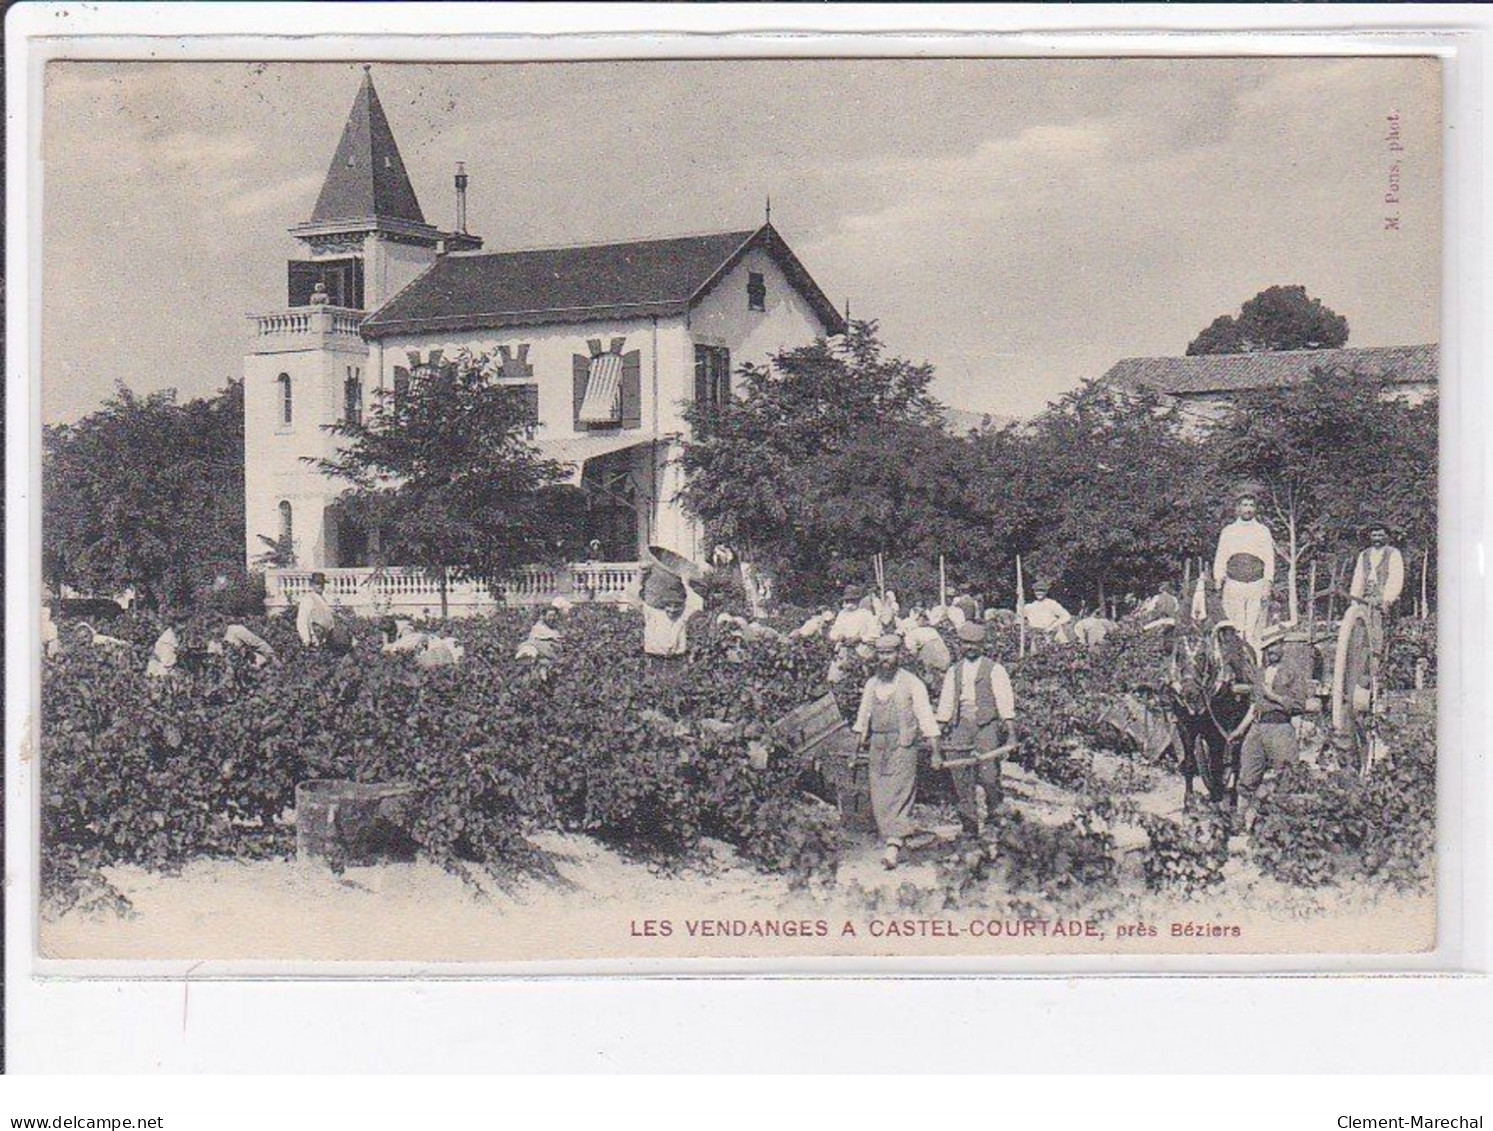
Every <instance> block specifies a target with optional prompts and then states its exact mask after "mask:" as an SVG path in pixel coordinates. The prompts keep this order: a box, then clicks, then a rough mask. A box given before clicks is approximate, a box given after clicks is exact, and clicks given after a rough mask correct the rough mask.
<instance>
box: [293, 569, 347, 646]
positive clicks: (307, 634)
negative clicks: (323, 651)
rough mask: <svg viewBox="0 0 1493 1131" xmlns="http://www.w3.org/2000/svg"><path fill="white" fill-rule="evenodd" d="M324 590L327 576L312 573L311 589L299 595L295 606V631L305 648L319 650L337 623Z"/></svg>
mask: <svg viewBox="0 0 1493 1131" xmlns="http://www.w3.org/2000/svg"><path fill="white" fill-rule="evenodd" d="M326 588H327V575H326V574H324V573H320V572H318V573H313V574H312V575H311V588H309V589H308V590H306V592H304V593H302V594H301V599H300V601H299V602H297V604H296V610H295V630H296V632H297V633H298V634H299V635H300V638H301V643H302V644H304V645H305V646H306V647H307V648H320V647H321V645H322V643H323V642H324V641H325V640H326V638H327V636H328V634H330V633H331V631H332V626H333V625H335V624H336V623H337V620H336V618H335V617H334V616H333V615H332V606H331V605H330V604H328V603H327V598H326Z"/></svg>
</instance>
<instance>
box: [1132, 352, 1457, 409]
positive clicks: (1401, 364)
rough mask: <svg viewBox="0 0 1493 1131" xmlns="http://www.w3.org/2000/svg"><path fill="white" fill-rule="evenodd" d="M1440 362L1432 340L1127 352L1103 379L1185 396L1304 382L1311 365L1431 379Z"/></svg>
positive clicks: (1413, 381)
mask: <svg viewBox="0 0 1493 1131" xmlns="http://www.w3.org/2000/svg"><path fill="white" fill-rule="evenodd" d="M1439 366H1440V350H1439V348H1438V347H1437V346H1435V345H1421V346H1384V347H1377V348H1370V349H1337V350H1281V351H1277V352H1273V353H1271V352H1261V353H1226V354H1207V355H1204V356H1202V357H1127V358H1125V359H1124V360H1123V361H1120V362H1117V363H1116V364H1115V365H1114V366H1113V367H1112V368H1111V369H1110V371H1109V372H1108V373H1106V374H1105V375H1104V380H1105V381H1109V382H1112V383H1114V384H1118V385H1129V386H1132V387H1136V388H1139V387H1145V388H1149V389H1154V390H1155V391H1156V392H1158V393H1165V394H1167V395H1169V396H1174V397H1185V396H1196V395H1200V394H1204V393H1232V392H1239V391H1241V390H1244V389H1261V388H1268V387H1270V386H1274V385H1293V384H1295V383H1297V382H1298V381H1305V380H1306V379H1307V378H1309V377H1310V376H1311V374H1312V371H1313V370H1315V369H1321V370H1323V371H1325V372H1328V373H1361V374H1364V375H1365V376H1372V377H1377V378H1379V379H1380V380H1382V381H1383V382H1385V383H1386V384H1394V385H1418V384H1435V382H1436V379H1437V371H1438V369H1439Z"/></svg>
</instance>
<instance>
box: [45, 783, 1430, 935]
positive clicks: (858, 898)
mask: <svg viewBox="0 0 1493 1131" xmlns="http://www.w3.org/2000/svg"><path fill="white" fill-rule="evenodd" d="M1094 769H1095V773H1096V774H1098V775H1099V776H1100V777H1108V776H1111V775H1113V774H1114V773H1117V772H1118V771H1119V769H1120V764H1119V761H1118V760H1116V759H1109V760H1108V761H1106V760H1105V759H1104V758H1102V757H1100V758H1096V760H1095V764H1094ZM1007 785H1008V797H1009V799H1010V804H1011V805H1012V806H1013V807H1014V808H1015V809H1016V810H1018V811H1019V812H1021V813H1022V814H1023V815H1024V816H1026V817H1028V818H1030V819H1033V820H1036V821H1040V822H1043V823H1047V824H1062V823H1063V822H1065V821H1067V820H1069V819H1070V818H1071V817H1072V816H1073V814H1074V803H1075V798H1074V796H1073V795H1072V794H1071V793H1070V792H1068V791H1066V790H1064V789H1062V788H1060V787H1058V786H1055V785H1052V784H1051V783H1049V782H1045V781H1043V780H1041V779H1038V778H1035V777H1033V776H1031V775H1030V774H1028V773H1026V772H1025V771H1023V770H1021V769H1020V768H1019V767H1011V768H1010V769H1009V772H1008V774H1007ZM1128 796H1130V797H1131V798H1132V799H1133V800H1134V801H1135V802H1136V804H1137V807H1138V808H1139V809H1140V810H1141V811H1143V812H1149V813H1160V814H1174V813H1176V812H1178V811H1179V810H1180V808H1181V802H1182V786H1181V783H1180V781H1178V780H1177V779H1176V778H1175V777H1173V776H1171V775H1167V774H1164V773H1161V772H1153V773H1150V774H1149V775H1148V776H1147V777H1145V778H1144V779H1143V788H1141V789H1140V790H1139V791H1137V792H1133V793H1131V794H1129V795H1128ZM928 816H929V818H930V823H931V824H934V825H935V826H937V827H938V829H939V831H940V832H942V833H944V834H945V835H946V836H952V834H953V833H954V832H955V831H956V830H957V826H956V825H952V824H950V823H948V822H949V817H950V814H949V813H948V812H947V811H944V810H937V811H934V810H930V811H929V813H928ZM1113 831H1114V833H1115V836H1116V842H1117V853H1118V855H1119V856H1120V858H1121V869H1120V870H1121V882H1120V885H1119V887H1118V888H1117V889H1115V890H1110V891H1105V892H1102V893H1096V894H1095V895H1094V897H1093V898H1092V899H1090V900H1088V901H1086V902H1085V903H1083V904H1082V905H1080V906H1077V907H1071V908H1064V909H1063V911H1062V913H1061V915H1060V914H1058V913H1056V912H1055V911H1053V910H1052V909H1050V908H1048V909H1046V910H1044V909H1043V905H1042V902H1041V900H1035V901H1033V900H1031V899H1027V898H1024V897H1022V896H1020V895H1019V894H1018V893H1005V892H1001V891H996V890H993V889H994V885H989V886H988V887H987V889H986V890H985V891H984V892H983V893H981V894H978V895H976V896H975V897H974V898H972V899H969V900H967V901H966V904H965V905H964V906H961V907H957V908H951V907H947V906H945V904H944V900H943V896H942V883H941V880H940V877H939V870H938V861H939V859H940V858H941V857H947V856H948V855H950V852H951V850H952V845H951V844H949V843H940V844H936V845H934V846H932V847H930V848H929V849H926V850H923V851H921V852H918V853H915V854H914V855H913V858H912V859H911V860H910V861H908V862H907V863H906V864H904V865H903V866H902V867H899V868H898V869H897V870H896V871H894V872H887V871H885V870H884V869H883V868H882V867H881V866H880V862H879V854H878V852H877V848H876V846H875V845H874V844H870V843H860V844H856V845H852V846H850V847H849V848H848V849H847V851H846V852H845V853H844V855H843V858H842V861H841V864H840V867H839V871H838V875H837V877H836V881H837V882H836V884H835V885H834V886H833V887H830V888H826V889H822V890H818V891H812V892H804V891H792V890H790V889H789V887H788V885H787V883H786V881H785V880H784V879H782V878H781V877H776V876H766V875H763V874H762V873H760V872H757V871H754V870H752V869H751V868H749V867H747V866H745V865H744V864H742V863H741V862H740V861H739V860H738V859H737V857H736V854H735V852H734V851H733V850H732V849H730V848H729V847H727V846H725V845H721V844H708V845H707V846H706V851H705V852H704V853H703V854H702V856H701V858H700V859H698V860H696V861H693V862H691V863H690V864H689V865H687V866H685V867H682V868H680V869H678V870H676V871H671V872H663V871H659V870H657V869H654V868H650V867H648V866H647V865H644V864H640V863H637V862H634V861H629V860H626V859H624V858H622V857H621V856H619V855H618V854H617V853H615V852H613V851H611V850H610V849H607V848H605V847H604V846H602V845H599V844H597V843H596V842H594V841H592V840H589V839H588V838H585V837H580V836H572V835H563V834H545V835H542V836H540V837H537V838H536V840H537V842H538V844H539V846H540V847H541V848H542V849H543V850H544V851H545V852H547V853H548V854H549V855H550V856H551V857H552V858H553V861H554V864H555V868H556V873H557V876H556V878H550V879H544V880H539V879H530V880H524V881H521V882H515V883H513V884H512V885H510V886H508V887H506V888H499V887H496V886H494V885H493V884H492V883H491V881H488V880H483V881H482V882H481V890H479V889H478V887H477V886H475V885H473V884H472V883H471V882H469V881H464V880H463V879H461V878H459V877H458V876H455V875H452V874H450V873H448V872H446V871H444V870H443V869H441V868H440V867H438V866H436V865H434V864H430V863H426V862H417V863H413V864H389V865H382V866H377V867H362V868H349V869H348V870H347V871H346V873H345V874H344V875H342V876H341V877H338V876H334V875H333V874H332V873H330V872H329V871H327V870H326V869H324V868H321V867H319V866H314V865H313V866H303V865H297V864H294V863H291V862H286V861H261V862H253V863H239V862H231V861H198V862H196V863H193V864H191V865H190V866H188V867H187V868H185V869H184V870H183V871H182V873H181V874H180V875H177V876H162V875H157V874H152V873H148V872H144V871H142V870H140V869H136V868H116V869H113V870H111V871H110V873H109V877H110V879H111V881H112V882H113V883H114V884H115V885H116V886H117V887H118V888H119V889H120V890H121V891H122V892H123V893H124V894H125V895H126V896H127V897H128V898H129V900H130V901H131V903H132V905H133V908H134V910H133V913H132V914H131V915H130V916H128V917H124V918H121V917H119V916H117V915H114V914H112V913H92V914H84V913H81V912H78V911H72V912H69V913H68V914H66V915H63V916H61V917H60V918H56V919H51V920H47V921H45V922H44V923H43V925H42V949H43V953H44V954H45V955H46V956H47V957H54V958H95V959H146V958H149V959H178V960H198V959H230V960H233V959H238V960H248V959H264V960H296V959H299V960H307V961H312V960H330V959H341V960H344V961H354V962H369V961H382V960H405V961H426V962H430V963H432V964H439V963H443V962H482V961H487V962H494V961H505V960H518V959H545V958H606V957H627V956H636V957H650V958H655V957H660V958H661V957H673V956H682V955H690V954H696V955H707V956H712V957H735V956H741V955H747V954H753V955H764V956H795V957H797V956H805V955H832V954H867V955H870V954H917V955H945V956H947V955H955V954H977V955H991V954H1000V955H1012V954H1031V953H1059V954H1107V953H1116V952H1118V953H1162V952H1165V953H1175V952H1182V953H1189V954H1205V953H1212V952H1234V953H1260V952H1268V951H1282V950H1283V951H1297V952H1303V951H1344V950H1347V951H1353V952H1373V953H1383V952H1398V951H1407V950H1416V949H1422V948H1425V947H1427V946H1429V945H1431V944H1432V943H1433V941H1434V900H1433V899H1432V898H1431V897H1429V896H1396V895H1392V894H1387V893H1382V892H1376V891H1370V890H1368V889H1363V888H1348V889H1333V890H1331V891H1328V892H1325V893H1305V892H1301V891H1298V890H1294V889H1291V888H1287V887H1285V886H1283V885H1281V884H1279V883H1276V882H1274V881H1271V880H1269V879H1268V878H1266V877H1264V876H1262V875H1261V874H1260V873H1259V871H1258V869H1256V868H1254V866H1253V865H1252V864H1250V862H1249V861H1248V858H1247V853H1245V852H1244V851H1243V850H1242V847H1241V849H1240V850H1239V851H1236V852H1235V853H1234V856H1233V858H1232V859H1231V861H1230V863H1229V865H1228V868H1227V870H1226V873H1225V875H1226V882H1225V883H1224V885H1222V887H1223V890H1222V891H1220V892H1218V893H1217V894H1210V895H1208V896H1207V897H1205V898H1198V899H1193V900H1184V899H1178V898H1164V897H1162V896H1158V895H1155V894H1153V893H1148V892H1146V891H1145V890H1144V888H1143V887H1142V885H1141V884H1140V883H1139V879H1138V866H1137V864H1136V859H1137V857H1138V853H1139V850H1140V849H1141V848H1143V847H1144V844H1145V836H1144V833H1143V832H1140V830H1139V829H1138V827H1136V826H1131V825H1117V826H1116V827H1115V829H1114V830H1113ZM972 920H975V921H979V922H983V923H990V922H996V921H999V922H1001V923H1003V924H1005V925H1004V926H1003V927H1002V928H1000V930H1001V933H1000V934H999V935H998V936H996V937H990V936H989V935H988V934H987V935H982V936H981V937H980V938H978V939H974V938H971V937H970V936H969V935H968V933H967V930H968V926H969V924H970V922H971V921H972ZM1022 920H1030V921H1032V922H1033V923H1040V924H1045V925H1044V926H1041V927H1039V928H1034V927H1030V926H1023V924H1022ZM904 921H905V922H906V923H907V924H913V923H919V922H925V921H926V922H932V921H944V922H947V923H949V924H952V925H953V926H952V927H950V928H948V929H950V930H952V929H954V928H955V927H958V928H961V931H962V933H961V934H960V935H959V936H957V937H952V938H951V937H948V936H938V935H936V934H935V935H931V936H930V935H923V934H918V933H917V930H937V928H918V929H917V930H915V929H914V928H912V927H911V926H909V927H908V930H909V932H911V933H898V934H894V935H890V936H889V935H887V934H886V933H885V932H886V931H887V930H888V929H890V928H889V927H888V924H901V923H903V922H904ZM1085 921H1087V922H1090V923H1092V924H1093V926H1092V927H1090V928H1089V929H1090V930H1093V931H1095V932H1097V933H1096V934H1095V935H1093V936H1090V937H1083V936H1082V934H1081V932H1080V937H1078V938H1074V937H1072V936H1071V935H1069V934H1067V933H1064V934H1062V935H1059V936H1054V935H1052V934H1051V933H1050V932H1051V930H1052V926H1051V925H1052V923H1054V922H1080V923H1083V922H1085ZM846 924H850V925H851V927H852V928H853V930H854V933H853V934H851V935H847V934H845V933H843V932H844V931H845V929H846V927H845V925H846ZM754 925H755V926H754ZM878 925H879V926H878ZM1177 925H1181V927H1182V928H1183V929H1184V930H1185V929H1187V928H1188V926H1189V925H1191V926H1192V927H1193V928H1195V930H1194V931H1193V933H1183V934H1180V935H1179V934H1177V933H1176V931H1177ZM1122 927H1129V928H1134V929H1135V931H1134V933H1130V934H1125V935H1124V937H1121V934H1122V931H1121V928H1122ZM1142 928H1149V929H1150V930H1152V931H1154V932H1155V933H1154V934H1146V933H1145V932H1144V930H1142ZM1235 929H1237V933H1236V934H1229V933H1227V932H1230V931H1234V930H1235ZM665 931H667V932H668V933H664V932H665ZM762 931H770V932H776V933H774V934H766V935H764V934H762V933H760V932H762ZM821 931H822V933H818V932H821ZM1216 931H1225V932H1226V933H1225V934H1223V935H1217V934H1214V933H1212V932H1216ZM878 932H880V933H878Z"/></svg>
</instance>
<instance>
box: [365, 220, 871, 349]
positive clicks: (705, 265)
mask: <svg viewBox="0 0 1493 1131" xmlns="http://www.w3.org/2000/svg"><path fill="white" fill-rule="evenodd" d="M756 247H760V248H762V249H763V250H765V251H767V252H768V253H769V254H771V255H772V256H773V258H774V259H775V260H776V261H777V263H778V266H779V267H781V268H782V270H783V273H784V274H785V275H787V277H788V279H789V281H790V282H791V283H792V284H793V286H794V287H795V288H796V289H797V290H798V291H799V293H800V294H802V295H803V296H804V298H805V299H806V300H807V301H808V303H809V305H810V306H812V307H813V308H814V312H815V313H816V314H817V315H818V317H819V320H820V322H821V323H823V325H824V328H825V332H826V333H827V334H838V333H842V332H843V331H844V319H843V318H842V317H841V315H840V313H839V312H838V311H837V310H835V307H834V304H833V303H832V302H830V301H829V299H828V298H827V297H826V296H825V294H824V292H823V291H821V290H820V289H819V286H818V285H817V284H816V283H815V282H814V280H813V279H812V278H811V277H810V276H809V273H808V271H806V270H805V269H804V267H803V265H802V264H801V263H799V261H798V259H797V257H796V256H795V255H794V254H793V252H792V251H790V250H789V249H788V245H787V244H786V243H784V242H783V237H782V236H780V235H779V234H778V232H777V230H776V229H775V228H773V226H772V225H771V224H764V225H763V226H762V227H760V228H758V229H756V230H755V231H741V232H718V233H715V234H711V235H703V236H679V237H675V238H672V239H661V240H639V241H635V242H631V243H612V244H593V245H589V246H582V247H557V248H544V249H540V250H535V251H505V252H487V253H482V254H453V255H444V256H442V257H441V258H439V259H438V260H436V262H435V264H434V265H433V266H431V267H430V268H429V269H428V270H427V271H426V272H425V273H424V274H423V275H421V276H420V277H419V278H417V279H416V280H415V281H414V282H412V283H411V284H410V285H409V286H407V287H406V288H405V289H404V290H402V291H401V292H399V293H398V294H397V295H395V296H394V297H393V298H392V299H391V300H390V301H389V302H388V303H386V304H385V305H384V306H383V307H382V308H381V309H380V310H378V311H377V312H376V313H374V314H373V315H371V316H370V317H369V318H367V319H366V320H365V321H364V322H363V325H362V332H363V335H364V336H365V337H369V338H381V337H388V336H389V335H391V334H401V333H416V332H422V331H431V330H478V329H501V328H503V327H508V326H532V325H539V324H543V323H552V322H586V321H601V320H610V319H618V318H638V317H647V316H649V315H659V316H664V315H671V314H683V313H684V312H686V311H688V310H689V309H690V308H691V307H693V306H694V305H695V304H696V303H698V302H700V300H701V299H703V298H704V297H705V296H706V295H707V294H709V293H710V291H711V289H712V288H713V287H714V286H715V285H716V284H717V283H718V282H719V281H720V280H721V279H722V278H724V277H725V275H726V274H727V273H728V272H729V271H730V270H731V268H732V267H734V266H735V265H736V264H737V263H738V262H739V261H740V260H741V258H742V256H744V255H746V253H747V252H748V251H750V250H752V249H753V248H756Z"/></svg>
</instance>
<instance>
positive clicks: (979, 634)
mask: <svg viewBox="0 0 1493 1131" xmlns="http://www.w3.org/2000/svg"><path fill="white" fill-rule="evenodd" d="M958 635H959V639H960V640H963V641H964V642H965V643H967V644H983V643H985V626H984V625H983V624H981V623H980V622H979V621H973V620H967V621H965V622H964V623H963V624H961V625H960V626H959V633H958Z"/></svg>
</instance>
